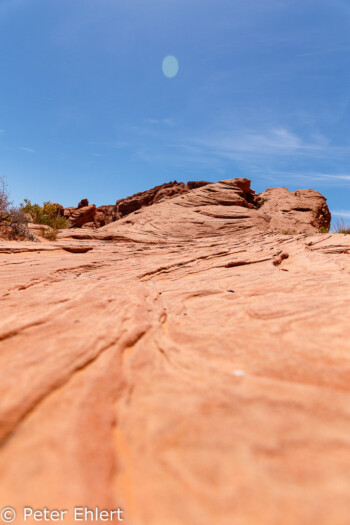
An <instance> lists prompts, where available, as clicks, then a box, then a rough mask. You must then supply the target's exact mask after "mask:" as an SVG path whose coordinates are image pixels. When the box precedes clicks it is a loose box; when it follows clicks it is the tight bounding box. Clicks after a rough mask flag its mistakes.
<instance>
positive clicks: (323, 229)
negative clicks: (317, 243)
mask: <svg viewBox="0 0 350 525" xmlns="http://www.w3.org/2000/svg"><path fill="white" fill-rule="evenodd" d="M328 232H329V228H326V227H325V226H321V228H319V229H318V233H328Z"/></svg>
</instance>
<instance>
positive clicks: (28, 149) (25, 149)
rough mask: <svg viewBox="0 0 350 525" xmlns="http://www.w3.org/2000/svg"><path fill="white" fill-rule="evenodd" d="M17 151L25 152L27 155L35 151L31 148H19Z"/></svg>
mask: <svg viewBox="0 0 350 525" xmlns="http://www.w3.org/2000/svg"><path fill="white" fill-rule="evenodd" d="M19 149H20V150H22V151H27V152H28V153H35V150H34V149H32V148H26V147H20V148H19Z"/></svg>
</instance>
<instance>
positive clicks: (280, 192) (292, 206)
mask: <svg viewBox="0 0 350 525" xmlns="http://www.w3.org/2000/svg"><path fill="white" fill-rule="evenodd" d="M258 201H259V202H260V203H261V208H260V209H261V211H263V212H264V213H267V214H268V215H269V216H270V217H271V221H270V229H271V230H274V231H280V232H281V231H284V232H286V233H296V232H312V231H315V230H316V231H318V230H319V229H320V228H322V229H329V226H330V222H331V215H330V212H329V209H328V207H327V204H326V199H325V198H324V197H323V196H322V195H321V194H320V193H318V191H314V190H298V191H296V192H294V193H291V192H290V191H288V190H287V189H286V188H269V189H267V190H266V191H264V193H261V194H260V195H259V198H258Z"/></svg>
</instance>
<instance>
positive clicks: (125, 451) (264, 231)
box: [0, 179, 350, 525]
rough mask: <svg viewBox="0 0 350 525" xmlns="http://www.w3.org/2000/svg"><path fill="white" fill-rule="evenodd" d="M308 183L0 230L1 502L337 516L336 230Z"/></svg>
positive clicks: (135, 523) (342, 509)
mask: <svg viewBox="0 0 350 525" xmlns="http://www.w3.org/2000/svg"><path fill="white" fill-rule="evenodd" d="M282 190H283V189H282ZM267 191H269V190H267ZM283 191H284V190H283ZM316 193H317V192H314V193H308V194H307V196H306V195H305V194H303V195H302V197H303V198H304V197H305V198H307V199H308V206H304V204H303V206H299V207H302V208H303V210H296V209H295V206H294V200H293V199H294V198H296V199H299V198H301V197H300V195H298V194H297V195H295V194H289V192H288V195H287V194H286V195H287V197H288V199H287V200H288V203H286V205H285V206H284V207H283V206H282V203H281V202H280V200H279V202H278V205H277V204H276V209H272V208H269V201H268V200H267V201H265V200H264V202H263V203H262V205H260V206H257V202H258V201H259V198H257V196H255V194H254V192H252V190H251V189H250V185H249V181H247V180H246V179H235V180H231V181H222V182H220V183H217V184H210V185H207V186H203V187H201V188H196V189H193V190H192V191H191V192H186V193H185V194H181V195H178V196H176V197H174V198H171V199H170V200H167V201H163V202H159V203H155V204H152V205H151V206H149V207H144V208H143V209H141V210H137V211H135V212H134V213H131V214H129V215H128V216H127V217H125V218H122V219H120V220H118V221H117V222H114V223H113V224H109V225H107V226H105V227H103V228H100V229H98V230H94V231H89V230H84V229H78V230H74V229H71V230H69V231H65V232H63V233H62V234H61V235H60V238H59V239H58V240H57V241H55V242H53V243H47V242H46V243H45V242H43V243H35V248H36V249H35V250H34V251H28V250H26V249H25V248H26V246H27V243H24V244H21V243H0V276H1V278H0V293H1V296H2V302H1V316H0V341H1V342H0V344H1V352H0V370H1V382H0V394H1V397H0V399H1V402H0V436H1V443H2V445H1V451H0V489H1V490H0V500H1V501H0V506H8V505H12V506H13V507H15V508H17V509H21V507H23V506H24V505H30V506H32V507H37V508H44V507H45V506H46V507H48V508H62V509H69V510H71V509H72V508H73V507H74V506H77V505H79V506H81V505H87V506H89V507H92V508H94V507H95V506H99V507H100V508H115V507H118V506H121V507H122V508H123V509H124V513H125V521H124V523H127V524H129V525H164V524H166V525H187V524H188V525H204V524H206V523H215V524H220V525H242V524H244V525H256V524H259V525H277V524H278V525H280V524H281V523H284V524H286V525H304V524H305V525H306V524H308V525H309V524H310V523H317V524H320V525H334V524H337V525H346V524H347V523H348V521H349V515H350V499H349V493H350V437H349V436H350V404H349V401H350V398H349V377H350V341H349V336H348V323H347V313H348V312H349V308H350V279H349V274H350V262H349V260H350V259H349V252H350V238H349V236H346V235H340V234H320V233H318V227H319V223H317V221H316V218H317V217H320V220H321V216H322V217H324V216H325V213H324V212H325V210H326V209H325V207H324V205H325V200H324V199H323V197H322V196H319V194H316ZM259 197H260V196H259ZM320 197H322V202H321V201H320ZM264 198H266V197H264ZM267 198H268V197H267ZM270 198H271V200H272V198H273V196H272V195H271V192H270ZM289 199H291V201H290V200H289ZM310 199H314V201H313V202H312V203H311V201H310ZM317 203H318V204H319V206H318V207H317ZM270 205H271V206H272V202H270ZM296 207H298V205H297V206H296ZM305 208H311V209H315V210H316V212H317V210H319V211H318V212H317V213H318V214H319V215H317V213H316V214H315V213H313V214H312V221H311V219H310V216H309V215H308V213H309V212H308V211H305ZM321 210H323V211H322V212H321ZM279 214H281V215H282V217H281V216H280V215H279ZM295 214H297V215H295ZM298 214H299V215H298ZM276 216H277V217H276ZM286 221H289V222H287V223H286ZM295 224H297V230H298V232H299V233H297V234H293V235H292V234H289V233H288V231H289V230H291V229H292V226H293V227H294V228H295ZM283 232H284V233H283ZM33 244H34V243H33ZM28 246H30V244H29V245H28ZM21 247H22V249H20V248H21ZM69 247H80V248H81V249H84V250H85V249H88V250H89V251H86V253H71V252H69V251H67V250H65V249H64V248H69ZM1 248H2V250H1ZM91 248H93V249H91ZM16 523H21V518H20V517H19V519H18V520H17V521H16ZM65 523H68V524H70V523H74V521H73V520H72V514H68V517H67V518H66V519H65ZM101 523H102V521H101Z"/></svg>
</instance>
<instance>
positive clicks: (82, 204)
mask: <svg viewBox="0 0 350 525" xmlns="http://www.w3.org/2000/svg"><path fill="white" fill-rule="evenodd" d="M86 206H89V201H88V199H82V200H81V201H80V202H79V204H78V208H86Z"/></svg>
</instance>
